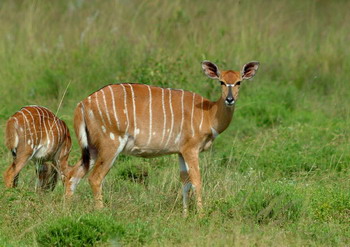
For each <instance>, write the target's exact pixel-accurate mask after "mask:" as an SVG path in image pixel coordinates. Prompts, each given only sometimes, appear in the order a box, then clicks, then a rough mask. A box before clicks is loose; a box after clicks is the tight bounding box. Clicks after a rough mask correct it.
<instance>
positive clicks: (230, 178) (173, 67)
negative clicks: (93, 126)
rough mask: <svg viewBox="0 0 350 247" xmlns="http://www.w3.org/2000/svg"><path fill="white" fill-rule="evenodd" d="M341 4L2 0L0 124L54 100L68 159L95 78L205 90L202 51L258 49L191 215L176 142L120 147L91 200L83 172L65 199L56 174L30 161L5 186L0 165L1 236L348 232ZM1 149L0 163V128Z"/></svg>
mask: <svg viewBox="0 0 350 247" xmlns="http://www.w3.org/2000/svg"><path fill="white" fill-rule="evenodd" d="M349 9H350V2H349V1H346V0H343V1H342V0H338V1H326V0H306V1H304V0H294V1H286V0H282V1H278V0H270V1H263V0H256V1H252V0H246V1H229V0H225V1H211V0H202V1H189V0H187V1H186V0H183V1H180V0H175V1H162V0H152V1H134V0H133V1H126V0H116V1H84V0H72V1H68V0H66V1H44V0H37V1H19V0H16V1H11V0H4V1H0V91H1V98H0V126H1V129H4V127H5V122H6V120H7V118H8V117H9V116H10V115H12V114H13V113H14V112H16V111H17V110H19V109H20V107H22V106H24V105H30V104H38V105H43V106H46V107H48V108H50V109H52V110H53V111H54V112H57V115H58V116H59V117H61V118H62V119H64V120H65V121H66V122H67V124H68V126H69V127H70V130H71V133H72V135H73V136H74V137H73V141H74V146H73V150H72V152H71V156H70V164H74V163H75V162H76V161H77V160H78V159H79V157H80V151H79V148H78V145H77V141H76V138H75V135H74V132H73V128H72V126H73V118H72V116H73V111H74V108H75V106H76V104H77V102H79V101H80V100H82V99H83V98H85V97H86V96H87V95H89V94H90V93H92V92H94V91H95V90H97V89H99V88H100V87H102V86H104V85H106V84H109V83H117V82H140V83H147V84H152V85H158V86H164V87H171V88H183V89H186V90H190V91H194V92H197V93H199V94H201V95H203V96H205V97H208V98H209V99H211V100H216V99H217V98H218V97H219V95H220V87H219V85H218V84H217V83H216V82H214V81H212V80H210V79H208V78H207V77H205V76H204V75H203V73H202V71H201V66H200V62H201V61H202V60H204V59H207V60H211V61H213V62H215V63H216V64H217V65H218V66H219V67H220V68H223V69H235V70H239V69H240V68H241V66H242V65H243V64H244V63H246V62H248V61H251V60H257V61H260V64H261V66H260V69H259V72H258V74H257V75H256V77H255V78H254V80H252V81H247V82H245V83H244V85H242V87H241V91H240V99H239V101H238V102H237V106H236V112H235V115H234V119H233V121H232V123H231V125H230V127H229V128H228V129H227V130H226V131H225V132H224V133H223V134H222V135H220V136H219V137H218V138H217V139H216V141H215V143H214V146H213V147H212V149H211V150H210V151H208V152H206V153H202V154H201V164H200V166H201V171H202V177H203V200H204V208H205V215H204V217H203V218H199V217H197V215H196V214H195V213H194V210H193V209H194V208H193V206H194V204H193V205H192V210H191V214H190V216H189V217H188V218H186V219H184V218H182V217H181V216H182V214H181V211H182V202H181V183H180V179H179V172H178V164H177V156H176V155H174V156H167V157H161V158H156V159H140V158H133V157H125V156H122V157H120V158H119V159H118V161H117V162H116V163H115V165H114V168H113V169H112V170H111V172H110V173H109V174H108V176H107V177H106V181H105V183H104V197H105V203H106V208H105V209H103V210H101V211H95V210H94V208H93V198H92V193H91V189H90V186H89V185H88V183H87V180H83V181H82V182H81V183H80V184H79V186H78V188H77V191H76V194H75V197H74V200H73V202H72V204H71V205H68V204H66V203H65V201H64V198H63V186H62V183H60V184H59V185H58V186H57V188H56V189H55V191H53V192H52V193H42V192H35V169H34V164H30V165H28V166H27V167H26V168H25V169H23V171H22V173H21V177H20V183H19V186H18V188H17V189H5V186H4V184H3V180H2V179H1V180H0V246H95V245H96V246H120V245H125V246H138V245H146V246H158V245H160V246H172V245H181V246H349V245H350V182H349V181H350V180H349V178H350V168H349V165H350V136H349V135H350V84H349V75H350V49H349V43H350V32H349V30H350V24H349V23H350V15H349V13H348V12H349ZM66 89H67V92H66V93H65V90H66ZM62 99H63V100H62ZM61 101H62V104H60V103H61ZM59 106H60V107H59ZM0 139H1V140H3V131H1V132H0ZM0 155H1V157H2V158H1V160H0V172H1V174H2V173H3V172H4V170H5V169H6V167H7V166H8V165H9V164H10V162H11V155H10V152H9V151H8V150H7V149H6V148H5V145H4V142H3V141H2V143H1V145H0ZM144 173H147V174H148V176H147V177H146V178H145V179H144V180H143V181H141V182H140V181H139V179H138V178H137V177H138V176H140V175H141V174H144Z"/></svg>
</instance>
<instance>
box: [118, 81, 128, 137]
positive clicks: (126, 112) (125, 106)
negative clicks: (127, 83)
mask: <svg viewBox="0 0 350 247" xmlns="http://www.w3.org/2000/svg"><path fill="white" fill-rule="evenodd" d="M120 85H121V86H122V87H123V92H124V113H125V116H126V129H125V133H128V130H129V116H128V107H127V105H126V90H125V87H124V85H123V84H120Z"/></svg>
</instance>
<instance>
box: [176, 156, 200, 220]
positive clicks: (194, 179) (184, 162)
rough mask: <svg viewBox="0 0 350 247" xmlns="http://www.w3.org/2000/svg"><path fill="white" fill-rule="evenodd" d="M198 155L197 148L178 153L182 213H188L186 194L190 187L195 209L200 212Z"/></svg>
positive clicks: (185, 214)
mask: <svg viewBox="0 0 350 247" xmlns="http://www.w3.org/2000/svg"><path fill="white" fill-rule="evenodd" d="M198 160H199V157H198V151H197V150H190V151H187V152H183V153H182V154H179V164H180V177H181V181H182V184H183V188H182V195H183V214H184V216H187V214H188V194H189V192H190V190H191V189H192V190H193V191H194V193H195V197H196V202H197V210H198V212H199V213H202V209H203V205H202V183H201V175H200V171H199V161H198Z"/></svg>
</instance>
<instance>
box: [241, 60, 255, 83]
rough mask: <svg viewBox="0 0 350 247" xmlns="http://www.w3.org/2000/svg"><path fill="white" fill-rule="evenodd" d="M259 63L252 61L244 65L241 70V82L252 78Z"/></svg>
mask: <svg viewBox="0 0 350 247" xmlns="http://www.w3.org/2000/svg"><path fill="white" fill-rule="evenodd" d="M258 68H259V62H257V61H253V62H249V63H247V64H245V65H244V66H243V68H242V80H249V79H251V78H253V77H254V76H255V74H256V71H258Z"/></svg>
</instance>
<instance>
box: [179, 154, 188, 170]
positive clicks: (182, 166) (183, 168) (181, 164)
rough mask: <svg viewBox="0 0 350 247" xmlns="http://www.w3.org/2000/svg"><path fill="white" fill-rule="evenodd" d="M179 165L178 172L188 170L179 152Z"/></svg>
mask: <svg viewBox="0 0 350 247" xmlns="http://www.w3.org/2000/svg"><path fill="white" fill-rule="evenodd" d="M179 165H180V172H188V171H189V170H190V169H189V167H188V165H187V163H186V162H185V160H184V158H183V156H182V155H181V154H179Z"/></svg>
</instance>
